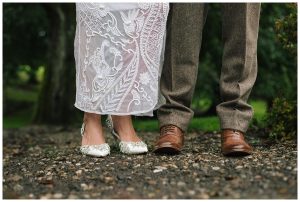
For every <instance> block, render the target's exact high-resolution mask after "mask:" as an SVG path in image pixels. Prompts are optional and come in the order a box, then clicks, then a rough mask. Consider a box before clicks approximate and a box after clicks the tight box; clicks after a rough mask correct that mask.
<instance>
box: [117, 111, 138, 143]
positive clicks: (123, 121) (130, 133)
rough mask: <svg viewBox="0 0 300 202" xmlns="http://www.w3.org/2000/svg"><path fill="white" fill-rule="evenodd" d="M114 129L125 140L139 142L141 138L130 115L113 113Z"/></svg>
mask: <svg viewBox="0 0 300 202" xmlns="http://www.w3.org/2000/svg"><path fill="white" fill-rule="evenodd" d="M112 120H113V123H114V130H115V131H116V132H117V133H118V134H119V136H120V139H121V140H122V141H125V142H139V141H141V139H140V138H139V137H138V136H137V134H136V132H135V130H134V128H133V125H132V120H131V116H130V115H126V116H116V115H112Z"/></svg>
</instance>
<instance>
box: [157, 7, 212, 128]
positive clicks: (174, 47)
mask: <svg viewBox="0 0 300 202" xmlns="http://www.w3.org/2000/svg"><path fill="white" fill-rule="evenodd" d="M206 13H207V8H206V5H205V4H202V3H201V4H200V3H189V4H187V3H174V4H171V6H170V11H169V16H168V21H167V23H168V24H167V38H166V49H165V61H164V66H163V70H162V75H161V81H160V82H161V86H160V88H161V92H162V94H163V95H164V97H165V98H166V104H164V105H163V106H161V107H160V108H159V109H158V120H159V125H160V127H162V126H165V125H175V126H177V127H179V128H180V129H181V130H182V131H186V130H187V127H188V124H189V122H190V120H191V118H192V117H193V111H192V110H191V109H190V105H191V101H192V97H193V93H194V89H195V84H196V79H197V73H198V61H199V52H200V47H201V39H202V29H203V26H204V23H205V19H206Z"/></svg>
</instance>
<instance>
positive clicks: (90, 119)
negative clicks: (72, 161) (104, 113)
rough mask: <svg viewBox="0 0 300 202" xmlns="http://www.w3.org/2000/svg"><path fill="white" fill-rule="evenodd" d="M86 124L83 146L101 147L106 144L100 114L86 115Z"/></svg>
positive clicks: (84, 119) (84, 120)
mask: <svg viewBox="0 0 300 202" xmlns="http://www.w3.org/2000/svg"><path fill="white" fill-rule="evenodd" d="M83 122H84V124H85V129H84V134H83V136H82V141H81V145H99V144H103V143H105V139H104V136H103V131H102V126H101V125H100V116H99V115H98V114H92V113H84V118H83Z"/></svg>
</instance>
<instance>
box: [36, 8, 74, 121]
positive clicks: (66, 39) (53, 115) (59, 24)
mask: <svg viewBox="0 0 300 202" xmlns="http://www.w3.org/2000/svg"><path fill="white" fill-rule="evenodd" d="M44 8H45V10H46V12H47V16H48V20H49V24H50V31H49V45H48V61H47V65H46V71H45V77H44V78H45V79H44V81H43V85H42V89H41V91H40V95H39V100H38V105H37V109H36V114H35V118H34V122H35V123H47V124H62V125H64V124H68V123H70V122H72V120H73V118H74V115H75V113H76V110H75V108H74V107H73V104H74V99H75V62H74V56H73V55H74V51H73V47H74V46H73V41H74V33H75V27H76V24H75V19H76V17H75V7H74V4H67V3H58V4H57V3H46V4H44Z"/></svg>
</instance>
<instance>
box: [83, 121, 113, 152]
mask: <svg viewBox="0 0 300 202" xmlns="http://www.w3.org/2000/svg"><path fill="white" fill-rule="evenodd" d="M84 130H85V123H82V127H81V136H82V137H83V135H84ZM80 151H81V153H83V154H85V155H89V156H95V157H104V156H107V155H108V154H109V153H110V147H109V145H108V144H107V143H104V144H99V145H81V146H80Z"/></svg>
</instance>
